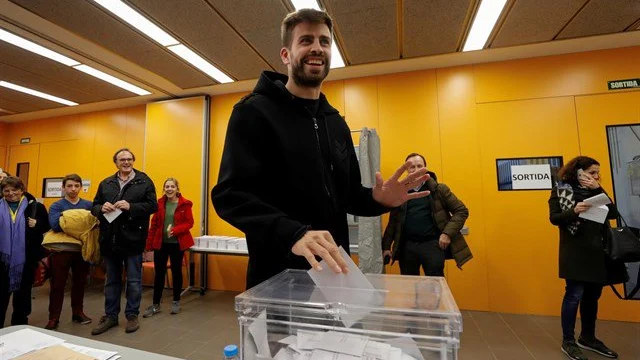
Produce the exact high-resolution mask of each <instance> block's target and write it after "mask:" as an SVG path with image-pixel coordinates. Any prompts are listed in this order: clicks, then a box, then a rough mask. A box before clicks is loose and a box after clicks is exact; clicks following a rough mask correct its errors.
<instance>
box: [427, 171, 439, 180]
mask: <svg viewBox="0 0 640 360" xmlns="http://www.w3.org/2000/svg"><path fill="white" fill-rule="evenodd" d="M427 174H429V176H431V178H432V179H433V181H435V182H438V177H437V176H436V173H434V172H433V171H427Z"/></svg>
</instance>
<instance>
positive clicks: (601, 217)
mask: <svg viewBox="0 0 640 360" xmlns="http://www.w3.org/2000/svg"><path fill="white" fill-rule="evenodd" d="M608 214H609V208H608V207H607V205H600V206H591V207H590V208H589V210H587V211H585V212H582V213H580V215H578V216H579V217H581V218H583V219H587V220H591V221H595V222H597V223H600V224H604V222H605V221H606V220H607V215H608Z"/></svg>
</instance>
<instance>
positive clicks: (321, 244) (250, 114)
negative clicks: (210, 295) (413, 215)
mask: <svg viewBox="0 0 640 360" xmlns="http://www.w3.org/2000/svg"><path fill="white" fill-rule="evenodd" d="M331 29H332V20H331V18H330V17H329V16H328V15H327V13H325V12H323V11H317V10H312V9H303V10H299V11H296V12H294V13H291V14H289V15H287V17H286V18H285V19H284V21H283V23H282V28H281V34H282V45H283V47H282V49H281V50H280V57H281V59H282V61H283V63H284V64H285V65H286V66H287V70H288V76H285V75H282V74H278V73H274V72H269V71H265V72H263V73H262V75H261V77H260V79H259V80H258V84H257V85H256V87H255V89H254V91H253V92H252V93H251V94H250V95H248V96H246V97H245V98H243V99H242V100H241V101H240V102H239V103H238V104H236V105H235V107H234V110H233V113H232V114H231V119H230V120H229V126H228V128H227V135H226V140H225V146H224V152H223V155H222V162H221V165H220V175H219V178H218V184H217V185H216V186H215V187H214V188H213V190H212V191H211V198H212V201H213V205H214V207H215V209H216V211H217V213H218V215H220V217H221V218H222V219H224V220H226V221H228V222H229V223H230V224H231V225H233V226H235V227H237V228H238V229H240V230H242V231H243V232H244V233H245V234H246V238H247V245H248V248H249V266H248V270H247V288H250V287H253V286H255V285H257V284H259V283H260V282H262V281H264V280H266V279H268V278H270V277H272V276H273V275H276V274H278V273H279V272H281V271H282V270H284V269H287V268H294V269H308V268H309V267H313V268H315V269H317V270H319V269H320V264H319V262H318V259H317V258H316V256H318V257H320V258H322V259H324V260H325V261H326V263H327V266H329V267H330V268H331V269H332V270H333V271H334V272H336V273H340V272H343V271H346V263H345V261H344V260H343V258H342V257H341V256H340V252H339V249H338V246H342V247H343V248H344V249H345V251H347V252H348V251H349V234H348V227H347V217H346V214H347V213H350V214H354V215H358V216H377V215H380V214H382V213H384V212H387V211H389V209H390V208H392V207H396V206H399V205H401V204H402V203H404V202H405V201H407V200H408V199H412V198H419V197H423V196H426V195H428V191H426V192H418V193H412V194H408V193H407V191H408V190H409V189H412V188H414V187H415V186H416V185H418V184H420V183H422V182H424V181H425V180H426V179H427V178H428V175H426V174H425V173H426V171H418V172H414V173H413V174H411V175H408V176H407V177H406V178H403V179H399V178H400V176H401V175H402V174H403V173H404V172H405V171H406V170H407V168H408V164H405V165H403V166H402V167H400V168H399V169H398V170H397V171H396V173H395V174H394V175H393V176H392V177H391V178H390V179H389V180H388V181H386V182H385V181H383V179H382V177H381V175H380V174H377V175H376V186H375V187H374V188H373V189H370V188H365V187H363V186H362V185H361V180H360V169H359V166H358V160H357V158H356V154H355V151H354V147H353V142H352V140H351V134H350V131H349V127H348V126H347V124H346V122H345V121H344V119H343V118H342V116H340V114H339V113H338V111H337V110H336V109H335V108H333V107H332V106H331V105H330V104H329V102H328V101H327V99H326V97H325V96H324V95H323V94H322V93H321V92H320V90H321V87H322V82H323V81H324V79H325V77H326V76H327V74H328V73H329V67H330V59H331V43H332V41H333V38H332V33H331Z"/></svg>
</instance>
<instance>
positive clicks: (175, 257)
mask: <svg viewBox="0 0 640 360" xmlns="http://www.w3.org/2000/svg"><path fill="white" fill-rule="evenodd" d="M183 254H184V251H180V245H179V244H169V243H162V247H161V248H160V250H155V251H154V252H153V267H154V268H155V271H156V276H155V279H154V282H153V303H154V304H160V299H162V291H163V290H164V276H165V274H166V273H167V260H168V259H171V277H172V280H173V301H180V293H181V292H182V256H183Z"/></svg>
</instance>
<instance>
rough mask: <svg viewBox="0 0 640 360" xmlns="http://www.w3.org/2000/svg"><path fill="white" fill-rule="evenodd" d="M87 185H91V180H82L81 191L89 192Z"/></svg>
mask: <svg viewBox="0 0 640 360" xmlns="http://www.w3.org/2000/svg"><path fill="white" fill-rule="evenodd" d="M89 186H91V180H82V192H89Z"/></svg>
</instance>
